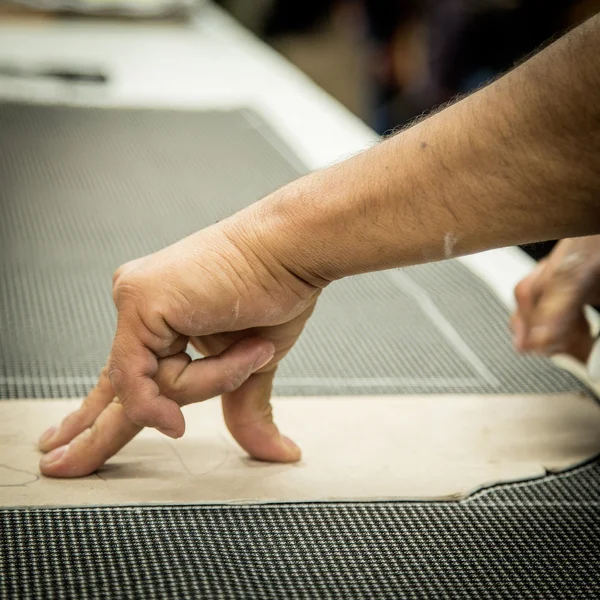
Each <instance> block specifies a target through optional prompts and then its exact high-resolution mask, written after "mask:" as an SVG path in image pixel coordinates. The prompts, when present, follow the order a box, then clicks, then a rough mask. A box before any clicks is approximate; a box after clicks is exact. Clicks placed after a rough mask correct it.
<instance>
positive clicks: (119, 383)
mask: <svg viewBox="0 0 600 600" xmlns="http://www.w3.org/2000/svg"><path fill="white" fill-rule="evenodd" d="M108 379H109V381H110V384H111V385H112V387H113V389H114V390H115V391H116V392H117V394H118V393H119V391H121V390H122V389H123V385H124V383H125V373H124V371H123V369H121V368H120V367H119V366H117V365H116V364H114V363H111V364H110V366H109V367H108Z"/></svg>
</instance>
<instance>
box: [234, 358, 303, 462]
mask: <svg viewBox="0 0 600 600" xmlns="http://www.w3.org/2000/svg"><path fill="white" fill-rule="evenodd" d="M274 376H275V370H270V371H266V372H260V373H255V374H254V375H252V376H251V377H250V378H249V379H248V380H247V381H246V382H245V383H244V384H243V385H242V386H240V387H239V388H238V389H237V390H235V391H233V392H229V393H226V394H223V415H224V417H225V423H226V424H227V428H228V429H229V431H230V432H231V435H232V436H233V437H234V439H235V440H236V442H237V443H238V444H239V445H240V446H241V447H242V448H243V449H244V450H245V451H246V452H248V454H250V456H252V457H253V458H257V459H259V460H268V461H273V462H295V461H297V460H300V456H301V452H300V448H298V446H296V444H295V443H294V442H292V440H290V439H289V438H287V437H285V436H283V435H281V433H280V432H279V429H278V428H277V425H275V423H274V422H273V409H272V406H271V391H272V389H273V378H274Z"/></svg>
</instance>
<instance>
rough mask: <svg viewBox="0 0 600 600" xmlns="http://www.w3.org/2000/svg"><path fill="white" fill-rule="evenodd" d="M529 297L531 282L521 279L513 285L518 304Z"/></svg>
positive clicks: (524, 301)
mask: <svg viewBox="0 0 600 600" xmlns="http://www.w3.org/2000/svg"><path fill="white" fill-rule="evenodd" d="M530 297H531V284H530V283H529V281H527V279H523V280H522V281H520V282H519V283H518V284H517V286H516V287H515V298H516V300H517V302H518V303H519V304H526V303H527V301H528V300H529V298H530Z"/></svg>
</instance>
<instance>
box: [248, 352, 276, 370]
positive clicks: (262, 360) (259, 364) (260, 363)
mask: <svg viewBox="0 0 600 600" xmlns="http://www.w3.org/2000/svg"><path fill="white" fill-rule="evenodd" d="M274 354H275V353H274V351H273V350H268V351H267V350H265V351H264V352H262V353H261V354H260V355H259V357H258V358H257V359H256V361H255V362H254V366H253V367H252V372H253V373H254V372H255V371H258V370H259V369H262V368H263V367H264V366H265V365H266V364H268V363H269V362H271V360H272V359H273V355H274Z"/></svg>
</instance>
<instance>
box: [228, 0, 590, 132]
mask: <svg viewBox="0 0 600 600" xmlns="http://www.w3.org/2000/svg"><path fill="white" fill-rule="evenodd" d="M219 4H221V5H222V6H223V7H224V8H226V9H227V10H228V11H230V12H231V14H233V15H234V16H235V17H236V18H237V19H238V20H239V21H241V22H242V23H243V24H244V25H245V26H246V27H248V28H249V29H251V30H252V31H254V32H255V33H256V34H257V35H259V36H260V37H261V38H262V39H264V40H265V41H267V42H268V43H270V44H271V45H272V46H274V47H275V48H276V49H277V50H278V51H279V52H281V53H282V54H283V55H285V56H286V57H287V58H288V59H289V60H290V61H291V62H293V63H294V64H295V65H296V66H298V67H299V68H300V69H302V70H303V71H304V72H305V73H306V74H307V75H309V76H310V77H311V78H312V79H313V80H314V81H315V82H317V83H318V84H319V85H320V86H321V87H322V88H323V89H325V90H326V91H327V92H329V93H330V94H331V95H332V96H334V97H335V98H337V99H338V100H339V101H340V102H341V103H342V104H344V105H345V106H346V107H347V108H349V109H350V110H351V111H352V112H354V113H355V114H357V115H358V116H360V117H361V118H362V119H364V120H365V121H366V122H367V123H368V124H369V125H370V126H371V127H373V128H374V129H375V130H376V131H377V132H378V133H380V134H383V133H385V132H387V131H389V130H391V129H394V128H396V127H398V126H402V125H404V124H406V123H407V122H409V121H410V120H411V119H413V118H415V117H416V116H418V115H420V114H421V113H423V112H424V111H428V110H431V109H432V108H434V107H436V106H438V105H440V104H442V103H444V102H447V101H448V100H450V99H451V98H453V97H454V96H455V95H457V94H459V93H463V92H467V91H469V90H471V89H473V88H476V87H478V86H479V85H481V84H482V83H485V82H486V81H488V80H489V79H490V78H492V77H494V76H495V75H496V74H498V73H499V72H502V71H505V70H506V69H508V68H509V67H510V66H511V65H513V64H514V63H515V62H516V61H518V60H519V59H521V58H523V57H525V56H527V55H528V54H530V53H531V52H533V51H534V50H535V49H536V48H538V47H539V46H540V45H542V44H544V43H545V42H547V41H548V40H549V39H552V38H554V37H555V36H557V35H559V34H560V33H562V32H564V31H565V30H566V29H568V28H570V27H573V26H575V25H577V24H578V23H580V22H582V21H583V20H585V19H586V18H588V17H590V16H592V15H593V14H594V13H595V12H597V11H598V10H600V0H387V1H386V0H220V2H219Z"/></svg>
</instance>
